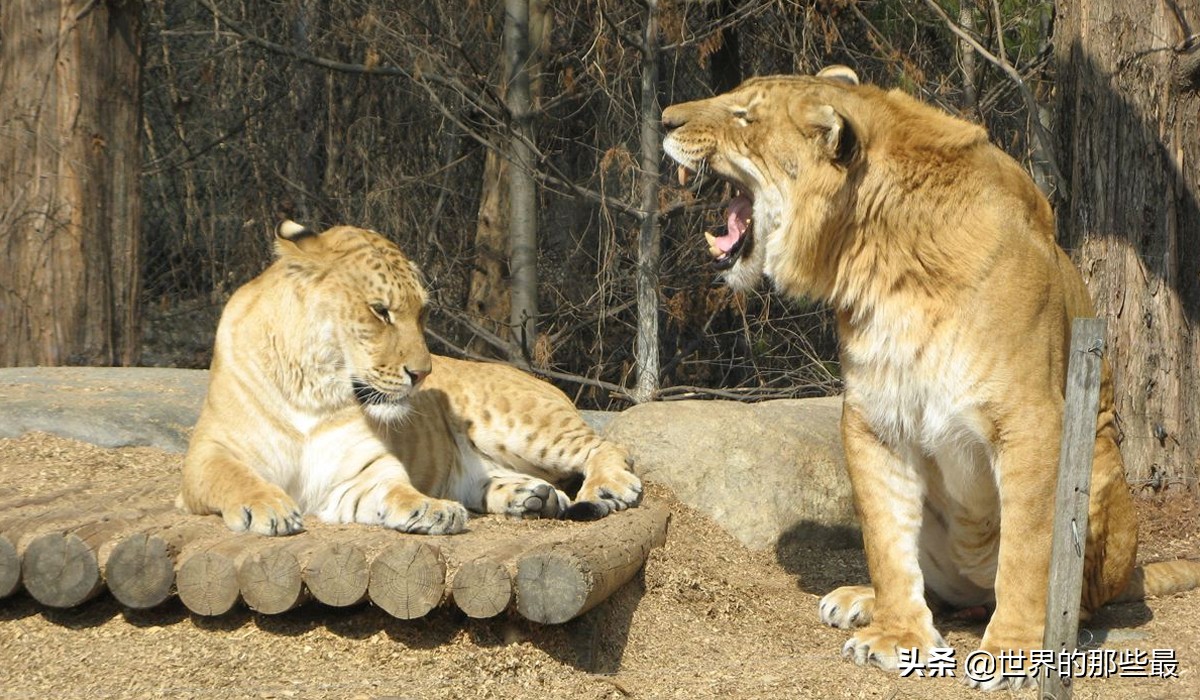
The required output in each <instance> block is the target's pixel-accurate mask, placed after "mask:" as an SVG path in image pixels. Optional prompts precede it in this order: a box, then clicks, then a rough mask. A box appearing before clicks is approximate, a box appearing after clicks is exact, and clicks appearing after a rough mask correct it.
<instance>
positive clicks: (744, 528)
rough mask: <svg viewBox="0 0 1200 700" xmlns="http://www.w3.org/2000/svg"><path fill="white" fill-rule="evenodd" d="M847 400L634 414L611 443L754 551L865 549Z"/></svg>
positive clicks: (610, 429) (692, 405)
mask: <svg viewBox="0 0 1200 700" xmlns="http://www.w3.org/2000/svg"><path fill="white" fill-rule="evenodd" d="M841 414H842V400H841V398H838V397H834V398H820V399H789V400H779V401H766V402H763V403H757V404H743V403H737V402H732V401H669V402H661V403H648V404H642V405H639V406H635V407H633V408H630V409H628V410H626V411H624V412H622V413H620V414H618V415H616V416H614V417H613V419H612V420H611V421H610V423H609V424H608V426H607V428H606V430H605V435H606V436H607V437H609V438H611V439H613V440H615V441H617V442H621V443H623V444H625V445H626V446H627V447H628V448H629V449H630V451H631V452H632V453H633V457H634V460H635V463H636V469H637V472H638V474H639V475H640V476H642V477H643V478H644V479H647V480H649V481H655V482H658V483H661V484H665V485H666V486H668V487H669V488H671V489H672V490H673V491H674V492H675V493H676V495H678V496H679V499H680V500H682V501H683V502H684V503H687V504H689V505H691V506H693V507H695V508H697V509H699V510H701V511H702V512H704V513H706V514H708V515H709V516H711V517H712V518H713V519H714V520H716V521H717V523H718V524H719V525H720V526H721V527H722V528H724V529H725V530H726V531H728V532H729V533H731V534H732V535H734V536H735V537H737V538H738V539H739V540H740V541H741V542H742V543H743V544H745V545H746V546H747V547H750V548H752V549H768V548H771V547H819V548H840V547H848V546H861V535H860V534H859V531H858V525H857V519H856V518H855V514H854V502H853V500H852V497H851V494H850V482H849V478H848V477H847V476H846V470H845V460H844V457H843V454H842V446H841V439H840V432H839V428H838V424H839V421H840V419H841Z"/></svg>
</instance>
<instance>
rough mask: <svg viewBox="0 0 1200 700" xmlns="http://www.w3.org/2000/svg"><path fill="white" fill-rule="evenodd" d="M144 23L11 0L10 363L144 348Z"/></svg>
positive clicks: (7, 69) (4, 304)
mask: <svg viewBox="0 0 1200 700" xmlns="http://www.w3.org/2000/svg"><path fill="white" fill-rule="evenodd" d="M141 23H142V17H141V5H140V3H137V2H132V1H130V2H97V3H92V2H88V1H87V0H58V1H56V2H55V1H50V0H46V1H43V2H4V3H0V36H2V37H3V42H2V44H0V251H2V254H0V365H3V366H14V365H39V364H40V365H63V364H92V365H112V364H134V363H135V362H136V360H137V357H138V326H139V308H138V297H139V292H140V284H139V270H138V239H139V236H140V231H141V206H140V185H139V170H140V163H141V144H140V134H141V93H140V74H141V53H142V44H141Z"/></svg>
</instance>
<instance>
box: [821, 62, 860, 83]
mask: <svg viewBox="0 0 1200 700" xmlns="http://www.w3.org/2000/svg"><path fill="white" fill-rule="evenodd" d="M817 77H818V78H825V79H826V80H836V81H838V82H840V83H845V84H847V85H858V84H859V80H858V73H855V72H854V70H853V69H851V68H848V67H847V66H839V65H833V66H826V67H825V68H822V69H821V70H820V71H818V72H817Z"/></svg>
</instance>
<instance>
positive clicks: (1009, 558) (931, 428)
mask: <svg viewBox="0 0 1200 700" xmlns="http://www.w3.org/2000/svg"><path fill="white" fill-rule="evenodd" d="M663 121H664V124H666V126H667V127H668V128H669V129H671V131H670V133H669V135H668V137H667V139H666V141H665V144H664V146H665V149H666V151H667V153H668V154H669V155H671V156H672V157H674V158H675V160H677V161H678V162H679V163H680V164H681V165H683V166H685V167H686V168H688V169H689V170H691V171H695V172H699V173H707V172H711V173H714V174H716V175H718V176H720V177H721V178H723V179H726V180H729V181H732V182H733V183H735V184H736V185H737V186H738V187H739V188H740V189H742V190H743V191H746V192H748V193H750V194H751V195H752V196H753V198H754V205H753V222H754V224H753V226H754V228H753V234H752V236H753V238H752V241H751V244H750V245H748V246H747V247H746V250H745V252H744V253H743V254H742V256H741V257H740V258H738V259H737V261H736V263H735V264H734V265H733V267H732V268H731V269H729V270H728V271H727V272H726V273H725V277H726V279H727V281H728V282H729V283H730V284H731V285H732V286H734V287H739V288H746V287H749V286H751V285H753V284H754V283H755V282H757V280H758V279H759V278H760V277H761V276H763V275H766V276H767V277H769V278H770V279H771V280H772V281H773V283H774V285H775V286H776V287H777V288H778V289H780V290H781V291H783V292H785V293H787V294H789V295H791V296H794V297H809V298H816V299H821V300H824V301H825V302H827V303H829V304H830V305H831V306H832V308H833V309H834V310H835V312H836V314H837V319H838V329H839V342H840V352H841V363H842V371H843V374H844V377H845V383H846V395H845V407H844V412H843V419H842V435H843V442H844V446H845V452H846V460H847V467H848V471H849V476H850V480H851V484H852V487H853V492H854V497H855V503H856V507H857V510H858V514H859V518H860V521H861V524H862V529H863V539H864V545H865V550H866V556H867V564H868V568H869V571H870V575H871V581H872V583H873V588H871V587H863V586H857V587H846V588H842V589H838V590H836V591H834V592H833V593H831V594H829V595H828V596H826V598H825V599H824V600H822V602H821V616H822V619H824V620H825V621H826V622H828V623H829V624H833V625H836V626H839V627H858V626H863V627H862V628H861V629H859V630H857V631H856V632H855V634H854V636H853V637H852V638H851V640H850V641H849V642H847V644H846V646H845V648H844V653H845V654H846V655H847V656H849V657H851V658H853V659H854V660H855V661H857V662H858V663H860V664H868V663H869V664H874V665H879V666H884V667H890V668H894V667H895V665H896V661H897V649H898V648H912V647H918V648H922V649H928V648H930V647H932V646H941V645H944V641H942V638H941V636H940V635H939V634H938V632H937V630H936V629H935V628H934V626H933V618H932V614H931V612H930V608H929V606H928V605H927V602H926V593H928V594H930V595H931V597H934V598H937V599H939V600H940V601H943V602H945V603H949V604H951V605H955V606H960V607H969V606H977V605H986V606H991V605H994V606H995V613H994V614H993V616H992V618H991V621H990V623H989V624H988V627H987V630H986V632H985V633H984V637H983V640H982V644H981V646H982V648H983V649H986V650H988V651H992V652H999V651H1001V650H1028V649H1035V648H1039V647H1040V646H1041V644H1042V632H1043V625H1044V616H1045V602H1046V585H1047V578H1048V571H1049V559H1050V533H1051V529H1052V522H1053V506H1054V503H1053V502H1054V494H1055V483H1056V479H1057V471H1058V468H1057V467H1058V453H1059V439H1060V432H1061V424H1062V406H1063V392H1064V384H1065V374H1066V363H1067V352H1068V345H1069V336H1070V324H1071V320H1072V318H1073V317H1078V316H1093V315H1094V311H1093V308H1092V305H1091V302H1090V299H1089V297H1088V293H1087V290H1086V288H1085V287H1084V285H1083V282H1082V279H1081V278H1080V275H1079V273H1078V272H1077V271H1076V270H1075V268H1074V267H1073V266H1072V264H1071V262H1070V260H1069V258H1068V257H1067V256H1066V254H1065V253H1064V252H1063V251H1062V250H1061V249H1060V248H1059V247H1058V246H1057V245H1056V244H1055V241H1054V218H1053V214H1052V212H1051V208H1050V206H1049V204H1048V203H1047V201H1046V199H1045V198H1044V197H1043V196H1042V195H1041V193H1040V192H1039V191H1038V190H1037V188H1036V186H1035V185H1034V184H1033V182H1032V181H1031V180H1030V178H1029V177H1028V176H1027V175H1026V173H1025V172H1024V171H1023V170H1022V169H1021V168H1020V166H1019V165H1018V164H1017V163H1016V162H1015V161H1013V160H1012V159H1011V158H1010V157H1008V156H1007V155H1005V154H1004V153H1003V152H1002V151H1000V150H999V149H997V148H995V147H994V146H992V145H991V144H990V143H988V140H987V135H986V133H985V132H984V130H983V129H982V128H980V127H979V126H977V125H974V124H970V123H967V122H965V121H962V120H959V119H956V118H953V117H951V116H949V115H947V114H945V113H943V112H941V111H940V110H937V109H935V108H933V107H930V106H928V105H925V104H922V103H920V102H918V101H917V100H914V99H913V98H911V97H909V96H908V95H905V94H904V93H902V92H899V91H891V92H885V91H883V90H880V89H877V88H875V87H871V86H864V85H858V84H857V78H856V77H854V76H853V73H852V72H849V71H848V69H844V68H839V69H837V71H831V74H829V75H826V76H822V75H821V74H818V76H814V77H772V78H756V79H752V80H749V81H747V82H746V83H744V84H743V85H742V86H740V87H738V88H737V89H735V90H733V91H731V92H729V93H727V94H724V95H719V96H717V97H713V98H711V99H707V100H701V101H697V102H689V103H685V104H680V105H675V106H672V107H670V108H668V109H667V110H665V111H664V112H663ZM718 252H719V251H718ZM1102 372H1103V377H1102V386H1101V392H1100V407H1099V413H1098V416H1097V426H1096V443H1095V450H1094V466H1093V470H1092V489H1091V502H1090V513H1089V517H1090V520H1089V531H1088V537H1087V543H1086V561H1085V570H1084V592H1083V601H1082V603H1083V609H1084V614H1085V615H1087V614H1090V613H1091V612H1092V611H1094V610H1095V609H1096V608H1098V607H1099V606H1100V605H1103V604H1104V603H1105V602H1107V601H1110V600H1114V599H1116V598H1118V597H1119V596H1121V595H1122V592H1123V591H1125V590H1126V588H1127V585H1129V582H1130V579H1131V575H1133V576H1134V578H1135V581H1136V585H1137V587H1138V588H1139V590H1138V591H1136V592H1135V593H1133V594H1138V595H1141V594H1154V593H1158V592H1165V591H1167V590H1177V589H1178V588H1179V587H1188V586H1192V585H1195V583H1196V579H1197V574H1198V573H1200V566H1198V565H1196V564H1193V563H1190V562H1177V563H1173V564H1159V565H1149V566H1147V567H1145V568H1144V569H1143V568H1140V567H1139V568H1138V569H1137V573H1136V574H1134V571H1135V569H1134V563H1135V557H1136V551H1137V527H1136V523H1135V520H1134V512H1133V506H1132V502H1131V499H1130V495H1129V490H1128V487H1127V485H1126V483H1125V478H1124V476H1125V475H1124V469H1123V465H1122V462H1121V455H1120V452H1119V451H1118V448H1117V444H1116V437H1117V428H1116V424H1115V420H1114V414H1113V391H1112V383H1111V375H1110V370H1109V367H1108V364H1107V363H1105V364H1104V367H1103V370H1102ZM1172 578H1174V580H1175V585H1174V586H1172V584H1171V583H1170V580H1171V579H1172ZM1133 594H1126V595H1133ZM1008 680H1010V681H1011V685H1014V686H1021V685H1025V684H1026V682H1027V681H1021V680H1019V679H1015V680H1014V679H1008ZM1004 682H1005V679H1001V680H1000V681H998V682H997V683H993V684H983V685H985V687H996V686H999V685H1001V684H1003V683H1004Z"/></svg>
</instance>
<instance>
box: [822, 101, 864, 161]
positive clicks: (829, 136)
mask: <svg viewBox="0 0 1200 700" xmlns="http://www.w3.org/2000/svg"><path fill="white" fill-rule="evenodd" d="M811 118H812V123H813V125H814V126H816V127H817V128H818V129H819V130H820V131H821V132H822V136H821V145H822V146H823V148H824V150H825V153H826V154H827V155H828V156H829V159H830V160H832V161H833V162H835V163H838V164H840V165H847V164H849V162H850V160H851V159H852V158H853V157H854V154H855V153H856V152H857V151H858V134H856V133H855V132H854V126H853V125H852V124H850V122H848V121H847V120H846V119H845V118H844V117H843V116H842V115H841V114H838V111H837V110H836V109H834V108H833V106H832V105H819V106H817V107H814V108H813V110H812V112H811Z"/></svg>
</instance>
